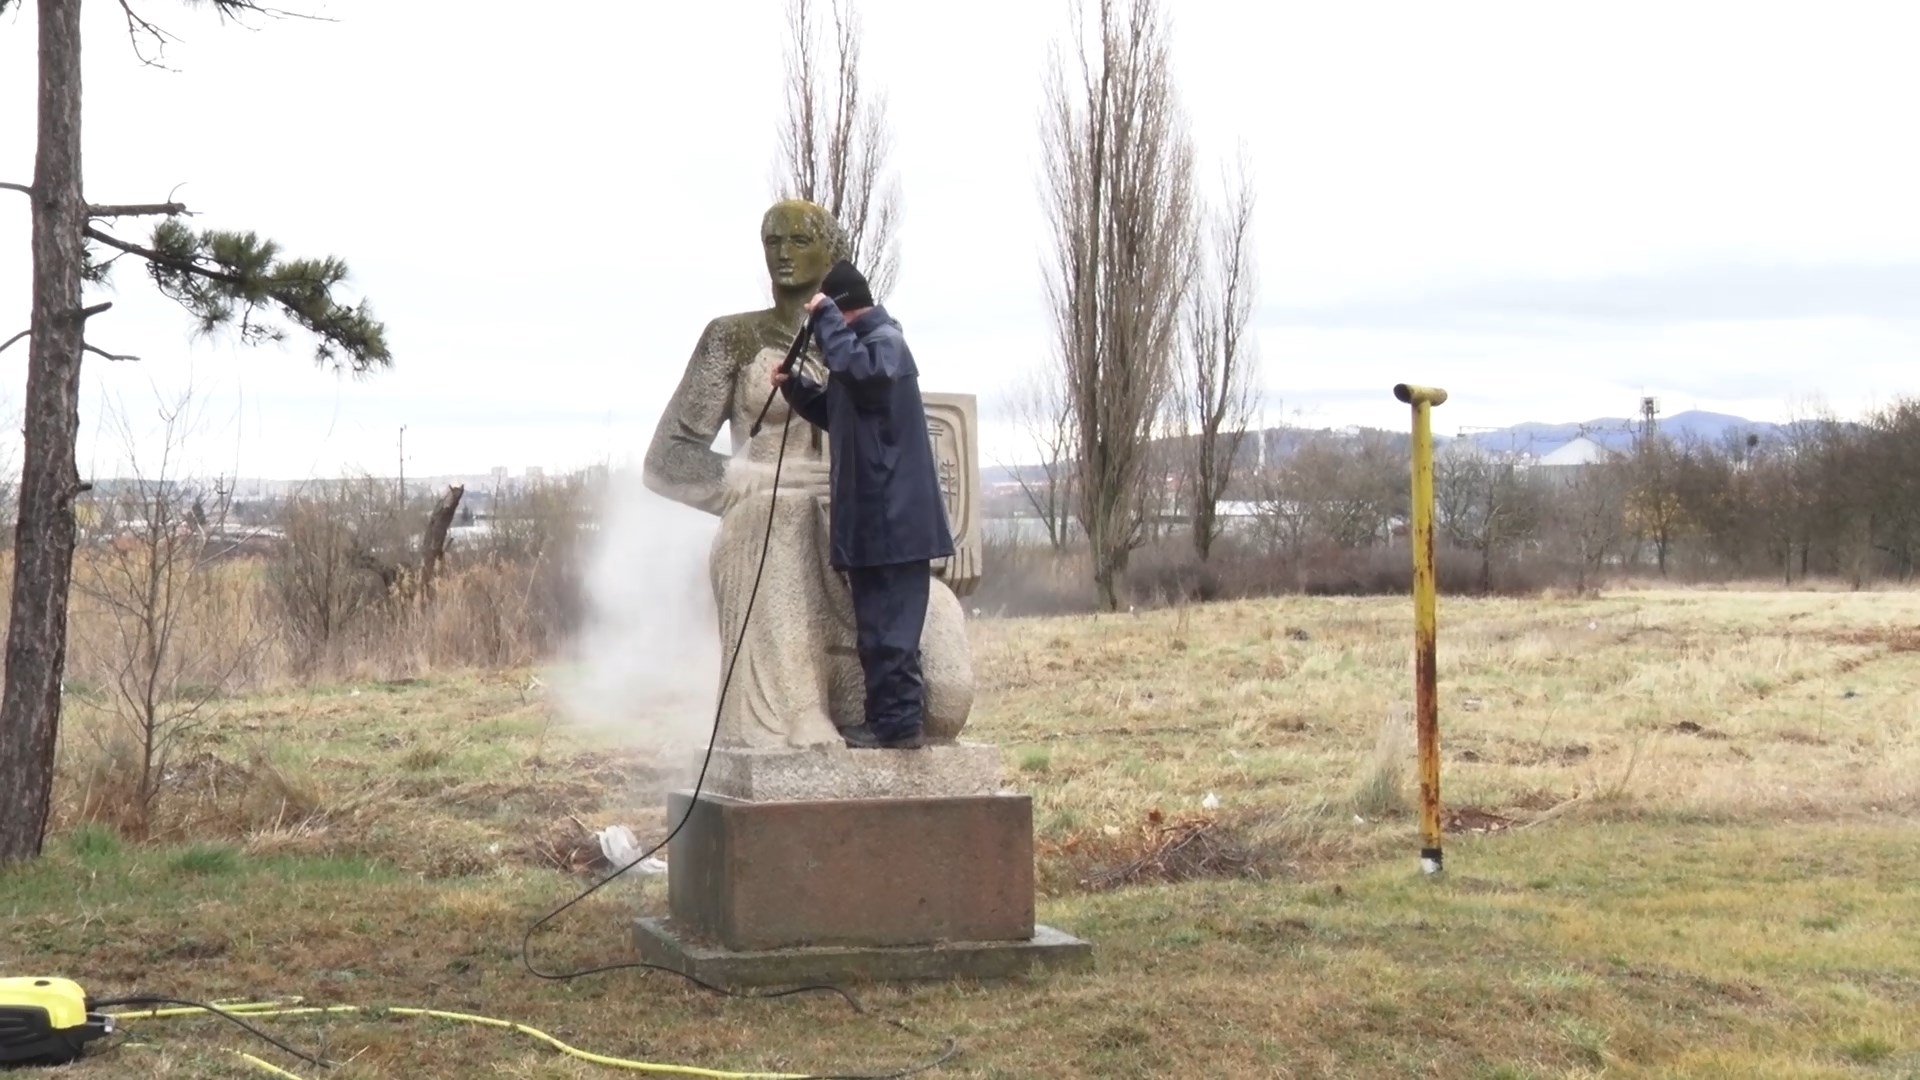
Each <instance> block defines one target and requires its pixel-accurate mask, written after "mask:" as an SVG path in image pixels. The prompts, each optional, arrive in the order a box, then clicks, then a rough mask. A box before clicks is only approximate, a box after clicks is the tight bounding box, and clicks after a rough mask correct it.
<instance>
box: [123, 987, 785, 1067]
mask: <svg viewBox="0 0 1920 1080" xmlns="http://www.w3.org/2000/svg"><path fill="white" fill-rule="evenodd" d="M219 1008H220V1010H221V1011H222V1012H229V1013H232V1014H233V1015H235V1016H244V1017H247V1018H249V1019H252V1018H255V1017H268V1016H314V1015H321V1014H331V1013H358V1012H380V1013H387V1014H391V1015H394V1016H431V1017H434V1018H435V1019H439V1020H456V1021H459V1022H460V1023H464V1024H479V1025H481V1026H483V1027H494V1028H505V1029H506V1030H508V1031H516V1032H519V1033H520V1034H522V1035H526V1036H529V1037H531V1038H534V1039H538V1040H540V1041H541V1042H544V1043H546V1044H547V1045H549V1046H551V1047H553V1048H554V1049H556V1050H558V1051H560V1052H561V1053H563V1054H567V1055H569V1056H571V1057H576V1058H579V1059H580V1060H582V1061H590V1062H592V1063H593V1064H595V1065H605V1066H606V1067H608V1068H610V1069H626V1070H628V1071H630V1072H650V1073H662V1074H668V1075H674V1076H699V1077H706V1078H709V1080H806V1076H807V1074H806V1073H752V1072H723V1071H721V1070H718V1069H702V1068H699V1067H697V1066H693V1065H668V1064H662V1063H660V1062H654V1061H632V1060H629V1059H626V1058H617V1057H608V1056H607V1055H605V1054H594V1053H590V1052H588V1051H585V1050H581V1049H579V1048H578V1047H574V1046H568V1045H567V1044H566V1043H563V1042H561V1041H560V1040H559V1039H556V1038H554V1037H553V1036H551V1035H549V1034H547V1033H546V1032H544V1031H541V1030H540V1029H538V1028H533V1027H528V1026H527V1025H525V1024H519V1023H515V1022H513V1021H511V1020H496V1019H494V1018H493V1017H491V1016H475V1015H473V1014H471V1013H456V1012H443V1011H441V1010H439V1009H414V1008H402V1007H398V1006H392V1007H388V1006H382V1007H379V1008H374V1007H371V1006H365V1005H324V1006H322V1005H310V1006H283V1005H281V1004H280V1003H279V1002H273V1001H262V1002H251V1003H243V1004H238V1005H222V1006H219ZM111 1015H112V1016H113V1018H114V1019H115V1021H123V1020H139V1019H165V1018H167V1017H174V1016H201V1015H211V1014H210V1013H208V1012H207V1011H206V1010H205V1009H189V1008H173V1009H143V1010H140V1011H138V1012H124V1013H113V1014H111ZM240 1057H242V1058H244V1059H246V1060H247V1061H248V1062H250V1063H251V1064H253V1065H254V1066H256V1067H258V1068H260V1069H263V1070H265V1071H267V1072H270V1073H272V1074H274V1075H275V1076H279V1077H285V1078H290V1080H301V1078H300V1077H298V1076H295V1075H294V1074H293V1073H290V1072H288V1071H286V1070H285V1069H282V1068H280V1067H279V1066H277V1065H272V1064H269V1063H267V1062H265V1061H262V1060H260V1059H259V1058H257V1057H254V1056H253V1055H252V1054H241V1055H240Z"/></svg>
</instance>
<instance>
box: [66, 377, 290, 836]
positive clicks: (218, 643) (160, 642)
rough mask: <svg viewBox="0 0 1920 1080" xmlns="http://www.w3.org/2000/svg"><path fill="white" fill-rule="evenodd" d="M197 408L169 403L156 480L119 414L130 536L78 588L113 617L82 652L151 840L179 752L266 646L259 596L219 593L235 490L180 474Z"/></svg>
mask: <svg viewBox="0 0 1920 1080" xmlns="http://www.w3.org/2000/svg"><path fill="white" fill-rule="evenodd" d="M192 399H193V394H192V391H191V390H189V391H186V392H184V393H183V394H181V395H180V397H179V398H178V399H177V400H176V401H174V402H172V403H165V402H163V403H161V405H160V407H159V410H158V413H159V419H160V422H161V425H162V429H161V433H160V434H161V439H160V445H159V447H158V460H157V462H155V468H154V469H153V470H152V471H151V472H149V471H148V470H147V469H146V468H145V467H144V466H143V465H142V464H141V457H142V455H141V453H140V451H139V446H138V438H137V436H136V434H135V432H134V430H133V427H132V425H131V423H130V422H129V421H128V419H127V416H126V413H125V410H124V409H123V408H116V409H115V410H114V411H113V413H112V420H113V422H114V425H115V427H116V428H117V429H118V430H119V432H120V434H121V436H122V440H123V443H124V445H125V448H126V450H127V455H128V461H129V462H130V464H131V467H132V468H131V471H132V475H131V477H129V478H127V479H125V480H123V481H119V482H116V483H115V484H114V485H113V488H114V490H113V491H112V492H111V496H110V497H111V501H112V502H113V503H114V504H115V507H116V512H115V514H114V516H115V517H116V518H117V519H118V520H119V522H121V527H120V528H119V529H118V530H117V531H116V533H115V535H114V536H113V537H112V538H111V540H110V542H109V543H107V544H106V545H104V546H103V547H101V548H99V549H96V550H94V551H93V553H92V554H91V557H90V558H89V559H88V560H87V563H88V565H87V567H86V568H85V570H84V572H83V573H81V574H80V576H79V578H78V580H76V582H75V589H76V592H78V593H79V595H80V598H81V602H83V603H87V604H90V605H92V606H93V607H94V608H95V610H97V611H98V612H99V614H100V615H101V616H103V617H102V618H98V619H94V620H89V622H90V623H91V626H90V627H89V629H90V630H91V631H93V633H85V634H81V635H78V638H79V644H81V646H82V647H83V648H84V649H86V650H87V652H89V653H90V654H91V655H92V658H93V660H94V663H95V664H96V665H97V666H98V668H99V669H100V670H103V671H104V672H106V674H107V682H108V683H109V690H110V696H109V699H108V700H109V704H108V706H107V711H108V712H109V713H110V714H111V715H112V717H113V719H114V721H115V727H116V729H117V730H115V731H114V732H113V733H112V734H111V735H110V736H109V737H108V739H107V740H106V746H104V747H103V749H111V748H113V746H114V745H115V744H118V745H121V746H129V745H130V747H131V751H132V752H131V753H130V754H126V755H121V754H117V753H109V754H107V755H106V757H107V759H108V760H115V761H128V762H131V763H132V765H133V767H134V771H135V772H136V774H137V775H135V776H133V777H132V781H133V782H132V784H131V787H132V792H133V802H132V805H131V806H128V807H124V808H123V814H124V818H123V820H124V821H125V822H126V824H128V825H129V826H131V827H132V829H133V830H134V832H135V833H136V835H141V836H144V835H145V834H146V831H147V829H148V828H149V827H150V825H151V822H152V816H153V812H154V807H155V802H156V800H157V798H158V796H159V793H160V786H161V778H162V777H163V776H164V775H165V772H166V767H167V763H168V760H169V755H170V752H171V750H172V749H173V747H174V746H175V745H176V744H177V743H178V742H179V740H180V739H181V738H182V737H184V736H186V735H188V734H190V733H191V732H192V731H193V729H194V728H195V727H196V726H198V724H199V723H200V722H201V721H202V720H203V719H204V716H205V713H206V712H207V710H208V707H209V706H210V704H211V703H212V702H214V701H215V700H216V699H217V698H218V697H219V696H220V695H221V693H222V692H224V691H226V690H228V689H230V688H231V685H232V683H233V681H234V679H235V677H236V675H237V674H239V673H240V672H241V671H242V669H243V668H244V667H245V666H246V665H247V664H248V663H249V661H250V660H251V659H252V658H253V656H254V654H255V653H257V651H258V650H259V647H260V645H261V644H262V643H263V642H264V640H265V637H264V635H262V634H260V633H258V631H257V627H256V626H255V623H254V605H253V603H252V602H251V598H250V597H248V596H246V595H244V594H236V593H234V592H233V591H232V590H223V589H221V588H220V583H219V582H218V580H217V573H218V570H219V568H220V566H221V564H222V561H223V559H224V558H225V556H226V555H227V554H229V553H230V552H231V551H232V550H233V548H234V546H235V545H233V544H232V543H230V542H229V541H228V539H227V538H226V537H224V536H223V532H224V530H223V526H224V525H225V523H226V510H227V505H228V500H229V493H230V485H228V484H226V483H223V482H221V481H219V480H215V481H214V482H213V483H211V484H199V483H195V482H193V481H192V480H190V479H185V478H183V476H182V469H181V466H180V462H179V461H178V458H179V455H180V454H181V452H182V451H183V450H184V449H185V447H186V442H187V436H188V435H189V433H190V431H191V428H192V426H193V425H194V423H195V417H194V416H193V415H192V412H193V401H192Z"/></svg>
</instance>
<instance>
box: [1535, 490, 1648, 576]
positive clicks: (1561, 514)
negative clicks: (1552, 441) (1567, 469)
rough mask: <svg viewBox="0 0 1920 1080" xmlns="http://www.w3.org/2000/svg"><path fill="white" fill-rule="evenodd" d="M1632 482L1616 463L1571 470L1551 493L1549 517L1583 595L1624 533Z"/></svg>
mask: <svg viewBox="0 0 1920 1080" xmlns="http://www.w3.org/2000/svg"><path fill="white" fill-rule="evenodd" d="M1632 485H1633V478H1632V476H1631V475H1630V474H1629V473H1628V466H1627V465H1626V464H1625V463H1623V462H1618V461H1599V462H1594V463H1592V464H1589V465H1577V466H1574V467H1573V471H1572V475H1570V476H1569V477H1567V479H1566V480H1565V482H1564V483H1563V484H1562V486H1561V488H1560V490H1559V491H1558V492H1556V493H1554V499H1553V503H1552V515H1553V517H1554V518H1555V519H1557V525H1558V528H1559V531H1560V532H1561V534H1562V535H1563V536H1564V537H1565V538H1566V541H1567V545H1568V548H1569V549H1570V553H1571V554H1572V556H1573V558H1574V564H1575V575H1576V576H1575V581H1574V587H1575V589H1576V590H1577V591H1579V592H1581V593H1585V592H1586V591H1587V589H1588V587H1589V585H1590V584H1591V583H1592V580H1593V577H1594V575H1595V574H1596V573H1597V572H1598V571H1599V569H1600V567H1601V566H1603V565H1605V563H1606V561H1607V559H1608V557H1609V556H1611V555H1612V554H1613V552H1614V550H1615V549H1616V548H1617V547H1618V546H1619V544H1620V540H1621V538H1622V537H1623V536H1624V535H1625V533H1626V527H1627V526H1626V510H1627V500H1628V498H1629V496H1630V495H1631V494H1632V490H1633V487H1632Z"/></svg>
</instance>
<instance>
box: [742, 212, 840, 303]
mask: <svg viewBox="0 0 1920 1080" xmlns="http://www.w3.org/2000/svg"><path fill="white" fill-rule="evenodd" d="M760 242H761V244H762V245H763V246H764V247H765V248H766V255H767V275H768V276H769V277H770V278H772V279H773V284H774V287H775V288H778V289H799V288H818V287H819V285H820V282H821V281H823V280H825V279H826V276H827V271H828V270H831V269H833V250H832V245H831V244H830V243H828V238H827V237H826V236H825V235H823V234H822V233H821V231H820V228H819V226H818V225H816V224H815V223H814V222H813V221H812V220H810V219H809V217H808V215H807V214H806V213H805V212H804V211H801V210H797V209H787V208H784V207H783V208H781V209H777V210H775V211H774V212H773V213H771V214H769V215H768V216H767V227H766V229H765V230H764V231H763V232H762V233H761V236H760Z"/></svg>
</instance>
